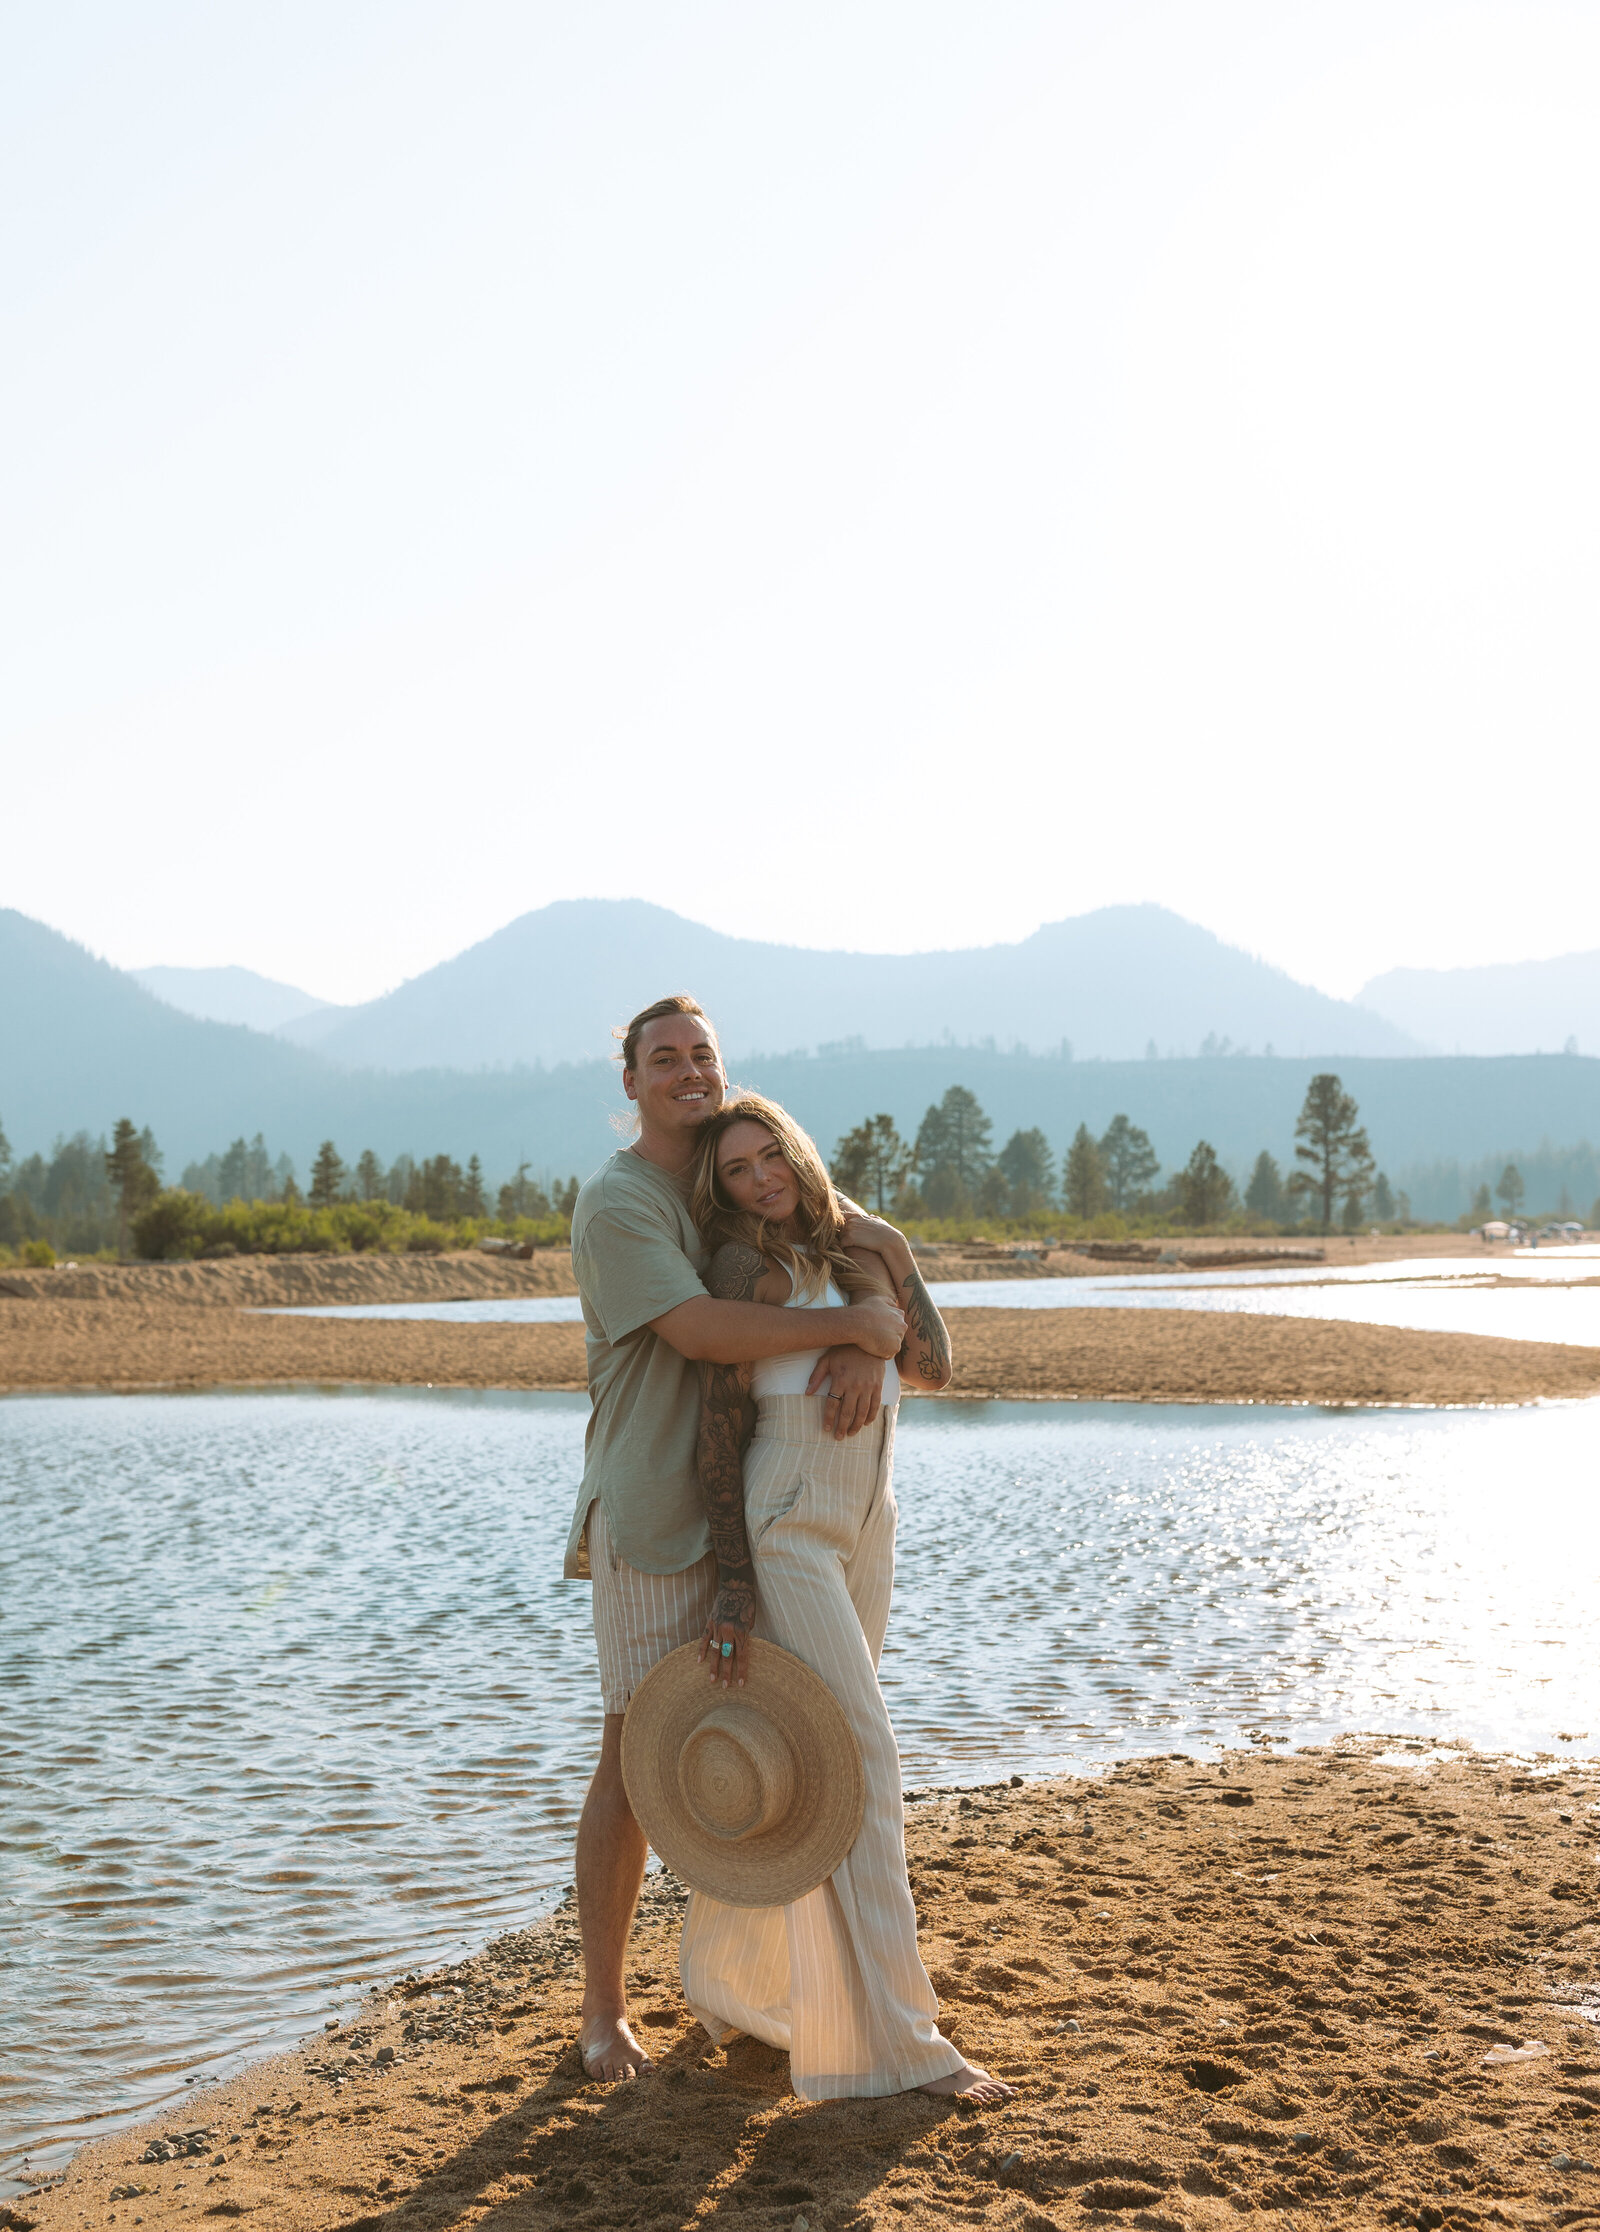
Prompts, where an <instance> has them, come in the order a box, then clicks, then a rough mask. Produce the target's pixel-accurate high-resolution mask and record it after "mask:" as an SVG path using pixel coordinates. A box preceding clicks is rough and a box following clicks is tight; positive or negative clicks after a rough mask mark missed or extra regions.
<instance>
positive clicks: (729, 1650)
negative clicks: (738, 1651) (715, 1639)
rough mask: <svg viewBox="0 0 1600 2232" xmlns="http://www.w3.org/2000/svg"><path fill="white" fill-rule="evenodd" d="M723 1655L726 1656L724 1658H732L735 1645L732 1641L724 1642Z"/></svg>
mask: <svg viewBox="0 0 1600 2232" xmlns="http://www.w3.org/2000/svg"><path fill="white" fill-rule="evenodd" d="M722 1655H723V1657H724V1658H732V1656H733V1645H732V1644H731V1643H724V1644H723V1646H722Z"/></svg>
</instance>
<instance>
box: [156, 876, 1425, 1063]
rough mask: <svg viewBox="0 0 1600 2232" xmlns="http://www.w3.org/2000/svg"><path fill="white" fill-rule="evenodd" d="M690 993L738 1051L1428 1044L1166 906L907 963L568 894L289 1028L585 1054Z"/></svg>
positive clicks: (533, 1059)
mask: <svg viewBox="0 0 1600 2232" xmlns="http://www.w3.org/2000/svg"><path fill="white" fill-rule="evenodd" d="M680 990H686V991H691V992H693V993H695V994H696V995H697V996H698V998H700V999H701V1000H702V1001H703V1002H704V1003H705V1006H706V1009H707V1011H708V1013H709V1014H710V1015H711V1016H712V1017H713V1018H714V1019H715V1021H716V1023H717V1026H718V1028H719V1030H720V1031H721V1033H722V1037H723V1043H724V1046H725V1048H726V1049H727V1051H728V1052H729V1054H731V1055H734V1056H744V1055H749V1054H756V1053H783V1052H789V1051H792V1050H795V1049H804V1050H806V1051H814V1050H815V1049H817V1048H818V1047H826V1046H837V1045H839V1044H841V1043H849V1042H854V1043H856V1044H858V1045H860V1046H863V1047H890V1046H930V1045H934V1044H936V1043H938V1042H940V1041H946V1042H950V1041H953V1042H955V1043H956V1044H960V1045H967V1044H993V1045H996V1046H999V1047H1002V1048H1008V1049H1009V1048H1014V1047H1021V1048H1023V1049H1027V1050H1031V1051H1032V1052H1034V1053H1038V1054H1044V1053H1056V1052H1058V1051H1060V1050H1061V1049H1062V1047H1063V1046H1070V1048H1071V1050H1072V1052H1073V1053H1074V1054H1075V1055H1077V1056H1078V1057H1079V1059H1080V1060H1081V1059H1085V1058H1097V1059H1105V1060H1108V1061H1115V1060H1121V1059H1128V1058H1133V1057H1138V1056H1142V1055H1143V1054H1144V1053H1145V1052H1146V1051H1147V1049H1151V1048H1153V1049H1154V1050H1155V1051H1156V1052H1157V1053H1159V1054H1197V1053H1199V1052H1200V1051H1201V1050H1202V1049H1203V1048H1204V1049H1207V1050H1220V1051H1224V1052H1227V1051H1237V1052H1254V1053H1258V1054H1259V1053H1262V1052H1264V1051H1267V1050H1271V1051H1273V1052H1275V1053H1278V1054H1410V1053H1415V1052H1417V1051H1418V1048H1417V1047H1416V1046H1415V1045H1414V1043H1413V1042H1412V1041H1411V1040H1410V1039H1409V1038H1407V1036H1406V1035H1405V1033H1404V1032H1403V1031H1401V1030H1399V1029H1397V1028H1396V1027H1395V1025H1394V1024H1392V1023H1389V1022H1386V1021H1385V1020H1384V1019H1383V1018H1382V1017H1381V1016H1378V1015H1374V1014H1373V1013H1372V1012H1371V1011H1370V1010H1369V1009H1366V1008H1361V1007H1357V1006H1356V1005H1354V1003H1353V1002H1351V1001H1348V1000H1334V999H1330V998H1328V996H1327V995H1326V994H1325V993H1322V992H1315V991H1313V990H1311V988H1310V987H1309V986H1307V985H1304V984H1297V983H1296V982H1295V980H1294V979H1293V978H1292V977H1290V976H1286V975H1285V974H1284V973H1283V971H1282V970H1281V969H1274V968H1272V967H1270V966H1269V965H1268V964H1267V963H1266V962H1265V961H1258V960H1256V959H1255V958H1254V956H1253V955H1251V954H1248V953H1241V952H1240V951H1239V950H1238V948H1237V947H1234V946H1229V945H1224V944H1223V942H1222V940H1221V939H1220V938H1217V937H1214V936H1213V935H1212V934H1211V932H1210V931H1209V930H1202V929H1200V928H1198V927H1197V926H1196V925H1195V924H1194V923H1192V922H1185V921H1184V920H1183V918H1182V917H1181V916H1180V915H1175V914H1172V913H1169V912H1168V910H1167V909H1166V908H1165V907H1151V906H1145V907H1102V908H1100V909H1098V910H1097V911H1096V912H1095V913H1093V914H1084V915H1076V916H1074V917H1072V918H1071V919H1070V920H1068V921H1066V922H1053V923H1050V924H1048V925H1047V926H1046V927H1045V928H1044V929H1042V930H1036V931H1035V932H1034V934H1033V936H1032V937H1031V938H1024V939H1022V940H1021V942H1020V943H1019V944H1016V945H993V946H978V947H973V948H968V949H965V950H961V951H955V952H948V953H903V954H902V953H843V952H814V951H812V950H811V949H809V948H807V947H804V946H787V945H769V944H765V943H763V942H762V941H760V940H759V939H755V938H734V937H728V936H725V935H724V934H723V933H722V932H720V931H717V930H708V929H706V928H705V927H704V926H703V925H702V924H700V923H698V922H689V921H686V920H685V919H684V917H683V916H682V915H677V914H673V913H671V912H669V911H668V909H667V908H665V907H656V906H651V905H649V904H647V903H646V902H645V901H644V900H642V899H566V900H560V901H558V902H557V903H556V904H555V905H553V906H548V907H541V908H539V909H538V910H537V912H535V913H533V914H525V915H522V916H519V918H518V919H517V920H516V921H515V922H511V923H508V924H507V925H506V927H505V929H503V930H497V931H496V932H495V933H494V935H493V936H492V937H489V938H485V939H484V940H483V941H482V943H481V944H479V945H475V946H471V947H469V948H468V950H467V951H466V952H465V953H461V954H458V955H457V956H456V957H455V959H454V960H451V961H444V962H441V963H440V965H439V966H438V967H437V968H434V969H429V970H427V971H425V972H424V974H423V975H421V976H418V977H413V978H412V979H411V981H410V982H409V983H408V984H402V985H401V986H400V987H399V989H398V990H397V991H394V992H389V993H386V994H385V995H384V997H383V998H382V999H378V1000H370V1001H368V1002H367V1003H366V1004H365V1005H364V1006H361V1007H353V1008H334V1007H324V1008H321V1009H319V1010H318V1011H317V1012H316V1013H315V1014H311V1015H304V1016H301V1017H299V1018H297V1019H295V1020H293V1021H289V1022H286V1023H283V1024H281V1025H280V1026H279V1028H280V1029H281V1031H282V1033H283V1035H284V1037H286V1038H289V1039H292V1040H293V1041H294V1042H295V1043H296V1044H297V1045H300V1046H309V1047H315V1048H316V1049H317V1051H318V1052H319V1053H321V1054H325V1055H326V1056H327V1057H328V1058H329V1060H331V1061H336V1062H341V1063H344V1064H346V1065H348V1066H350V1067H352V1068H373V1069H389V1070H416V1069H433V1068H439V1067H442V1068H447V1069H483V1068H495V1067H504V1066H506V1065H509V1064H514V1063H519V1062H520V1063H528V1064H533V1063H539V1062H543V1063H550V1062H573V1061H584V1060H592V1059H593V1058H594V1057H595V1056H596V1055H597V1054H601V1053H604V1052H606V1051H608V1050H609V1047H608V1032H609V1030H610V1027H611V1025H612V1024H614V1023H620V1022H623V1021H625V1020H626V1019H627V1017H628V1016H630V1015H633V1014H635V1013H637V1011H638V1010H639V1009H640V1008H642V1007H644V1006H645V1005H647V1003H648V1002H649V1001H651V1000H653V999H655V998H658V997H659V996H660V994H662V993H663V992H675V991H680ZM169 996H171V995H169ZM180 1004H181V1003H180Z"/></svg>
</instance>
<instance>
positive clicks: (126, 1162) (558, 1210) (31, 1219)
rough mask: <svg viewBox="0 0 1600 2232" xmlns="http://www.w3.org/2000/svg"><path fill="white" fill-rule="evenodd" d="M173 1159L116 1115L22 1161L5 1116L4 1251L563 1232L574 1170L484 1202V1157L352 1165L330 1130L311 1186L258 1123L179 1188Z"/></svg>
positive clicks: (278, 1246)
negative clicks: (172, 1181) (168, 1168)
mask: <svg viewBox="0 0 1600 2232" xmlns="http://www.w3.org/2000/svg"><path fill="white" fill-rule="evenodd" d="M162 1164H163V1157H162V1154H161V1150H160V1148H159V1147H158V1146H157V1144H156V1142H155V1139H154V1138H153V1137H152V1135H151V1133H150V1130H149V1128H148V1127H145V1128H144V1129H143V1130H141V1129H139V1128H138V1127H137V1126H136V1125H135V1124H134V1123H133V1121H132V1119H131V1118H129V1117H126V1116H124V1117H120V1118H119V1119H118V1121H117V1123H116V1124H115V1126H114V1127H113V1130H112V1136H111V1139H110V1141H109V1142H108V1141H107V1140H106V1138H105V1136H104V1135H103V1134H102V1135H101V1136H100V1137H99V1138H98V1139H97V1138H95V1137H94V1136H93V1135H91V1134H90V1133H89V1132H86V1131H80V1132H78V1133H76V1134H74V1136H73V1137H72V1138H71V1139H60V1140H57V1142H56V1144H55V1147H54V1148H53V1150H52V1152H51V1154H50V1156H49V1158H48V1159H47V1158H46V1157H45V1156H43V1155H39V1154H34V1155H30V1156H28V1157H27V1158H26V1159H25V1160H24V1161H22V1162H20V1163H17V1164H15V1165H14V1164H13V1161H12V1154H11V1147H10V1143H9V1141H8V1140H7V1138H6V1135H5V1131H4V1128H3V1126H0V1250H3V1251H4V1252H5V1254H6V1255H7V1256H10V1255H12V1254H20V1255H21V1257H22V1259H23V1260H24V1262H28V1263H34V1264H40V1265H42V1264H47V1263H50V1262H53V1261H54V1260H55V1258H56V1256H57V1255H72V1256H81V1257H91V1256H104V1255H110V1254H115V1255H117V1256H119V1257H126V1256H127V1255H129V1254H130V1253H136V1254H138V1255H140V1256H143V1257H146V1258H153V1259H162V1258H168V1257H178V1256H190V1257H192V1256H196V1255H213V1256H215V1255H236V1254H254V1253H259V1252H270V1253H274V1254H278V1253H289V1252H300V1251H302V1250H309V1251H312V1252H316V1251H321V1250H329V1249H334V1250H341V1251H342V1250H345V1249H350V1248H357V1249H359V1248H373V1247H384V1248H389V1247H397V1248H424V1249H433V1248H443V1247H446V1246H464V1245H470V1244H471V1242H472V1240H473V1239H475V1238H477V1237H478V1236H479V1234H480V1232H481V1231H483V1230H487V1229H492V1228H493V1227H495V1226H496V1225H498V1226H499V1228H500V1229H501V1230H502V1231H503V1232H505V1233H506V1234H507V1235H508V1236H513V1237H519V1238H537V1239H541V1240H546V1241H555V1240H559V1239H562V1238H564V1237H565V1234H566V1231H567V1229H568V1226H569V1223H570V1219H571V1216H572V1208H573V1204H574V1203H575V1202H576V1200H577V1197H578V1181H577V1179H576V1177H571V1178H568V1179H567V1181H566V1182H565V1184H561V1183H559V1182H558V1183H555V1184H550V1185H545V1184H541V1183H540V1182H539V1180H537V1179H535V1178H534V1177H532V1176H531V1174H530V1172H529V1168H528V1165H527V1163H526V1162H524V1163H522V1164H521V1165H520V1166H519V1168H518V1169H517V1171H516V1172H515V1174H514V1175H513V1176H512V1177H511V1178H510V1179H508V1180H507V1181H506V1183H505V1184H504V1185H502V1186H501V1187H500V1188H499V1189H498V1193H497V1196H496V1199H495V1202H494V1204H493V1206H492V1207H491V1205H490V1202H489V1199H488V1189H487V1187H486V1185H485V1182H484V1177H483V1166H482V1163H481V1161H480V1160H479V1158H478V1157H477V1156H476V1155H472V1156H469V1157H468V1160H467V1163H466V1166H465V1167H464V1168H463V1166H462V1165H461V1164H460V1163H459V1162H457V1161H456V1160H455V1159H454V1158H453V1157H451V1156H449V1155H430V1156H425V1157H424V1158H423V1159H422V1160H421V1161H417V1160H416V1159H415V1158H414V1157H412V1156H410V1155H400V1156H398V1157H397V1158H396V1160H395V1161H394V1162H393V1163H391V1164H389V1165H388V1166H387V1167H386V1166H385V1165H384V1164H383V1163H382V1162H380V1160H379V1158H378V1157H377V1156H376V1155H375V1154H374V1153H373V1152H372V1151H371V1150H370V1149H368V1150H366V1151H364V1152H363V1153H362V1154H361V1155H360V1156H359V1157H358V1159H357V1161H356V1163H355V1165H354V1167H353V1168H347V1167H346V1165H345V1163H344V1160H343V1158H342V1157H341V1156H340V1154H339V1152H338V1148H337V1146H336V1145H335V1143H334V1142H333V1141H332V1140H324V1141H323V1143H322V1145H321V1146H320V1147H319V1148H318V1149H317V1152H316V1155H315V1157H314V1159H313V1162H312V1168H311V1177H310V1183H309V1186H308V1188H307V1189H306V1190H305V1191H304V1192H302V1190H301V1188H300V1185H299V1183H298V1181H297V1178H296V1173H295V1167H294V1164H293V1162H292V1161H291V1160H290V1158H289V1157H288V1156H287V1155H283V1154H280V1155H278V1156H277V1157H276V1158H275V1159H274V1157H273V1156H272V1154H271V1153H270V1151H269V1149H268V1147H267V1145H266V1142H265V1140H264V1139H263V1137H262V1135H261V1133H260V1132H257V1133H256V1135H255V1137H254V1139H246V1138H244V1137H243V1136H241V1137H240V1138H238V1139H236V1140H234V1141H233V1142H232V1144H231V1145H230V1146H229V1147H227V1148H226V1149H224V1150H223V1151H222V1152H221V1153H220V1154H213V1155H208V1156H207V1157H206V1158H205V1159H204V1160H203V1161H200V1162H192V1163H190V1164H188V1165H187V1167H186V1168H185V1170H184V1172H183V1176H182V1179H181V1181H180V1183H179V1184H178V1185H177V1186H174V1187H168V1186H164V1185H163V1182H162V1176H161V1172H162Z"/></svg>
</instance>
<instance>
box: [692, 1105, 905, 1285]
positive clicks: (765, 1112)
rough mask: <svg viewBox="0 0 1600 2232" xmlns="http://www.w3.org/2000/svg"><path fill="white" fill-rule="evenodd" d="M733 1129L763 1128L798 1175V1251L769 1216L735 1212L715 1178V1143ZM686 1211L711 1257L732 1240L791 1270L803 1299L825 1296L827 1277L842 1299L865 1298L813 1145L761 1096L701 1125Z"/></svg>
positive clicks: (828, 1182) (864, 1280) (863, 1282)
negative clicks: (745, 1125)
mask: <svg viewBox="0 0 1600 2232" xmlns="http://www.w3.org/2000/svg"><path fill="white" fill-rule="evenodd" d="M735 1124H761V1125H763V1126H764V1127H765V1129H766V1130H767V1131H769V1132H770V1133H771V1134H772V1136H773V1138H774V1139H775V1140H776V1141H777V1143H778V1146H779V1148H780V1150H781V1151H782V1154H783V1159H784V1161H785V1162H786V1163H787V1164H788V1165H789V1168H790V1169H791V1170H792V1171H793V1172H794V1175H795V1182H796V1184H797V1185H798V1186H799V1189H800V1207H799V1209H798V1211H797V1212H796V1221H797V1223H798V1225H799V1227H800V1231H801V1234H802V1239H801V1243H800V1245H799V1246H798V1247H795V1246H794V1245H792V1244H791V1243H790V1242H789V1241H787V1240H783V1239H780V1238H779V1236H778V1234H777V1233H776V1232H775V1231H774V1229H773V1225H772V1220H771V1219H770V1218H769V1217H758V1216H757V1215H756V1214H755V1212H754V1210H751V1209H736V1208H735V1207H734V1205H733V1203H732V1202H731V1201H729V1199H728V1197H727V1195H726V1194H725V1193H724V1191H723V1188H722V1181H721V1179H720V1178H719V1176H718V1175H717V1142H718V1141H719V1140H720V1139H721V1138H722V1136H723V1134H724V1133H725V1132H727V1131H728V1130H730V1129H731V1127H732V1126H733V1125H735ZM689 1213H690V1215H691V1216H692V1217H693V1218H694V1221H695V1225H696V1228H697V1229H698V1231H699V1234H700V1237H701V1239H702V1240H703V1241H704V1242H705V1244H706V1246H707V1247H708V1248H709V1249H710V1250H711V1251H712V1253H713V1254H715V1253H716V1251H717V1249H718V1248H721V1247H725V1246H726V1245H727V1244H728V1243H729V1242H730V1241H732V1242H733V1243H735V1244H736V1245H737V1246H740V1247H745V1248H753V1249H754V1250H755V1252H756V1254H757V1255H759V1256H761V1257H763V1258H764V1259H765V1260H766V1261H767V1262H768V1263H770V1264H774V1265H776V1266H777V1267H778V1268H779V1269H780V1270H784V1271H787V1272H788V1274H789V1277H790V1280H791V1281H792V1283H793V1287H794V1292H795V1294H796V1295H797V1296H798V1297H799V1298H800V1299H801V1300H802V1301H810V1300H811V1299H812V1297H813V1296H815V1295H818V1294H820V1293H821V1292H822V1290H823V1288H824V1287H825V1286H826V1285H827V1283H828V1279H829V1277H830V1276H831V1277H832V1278H833V1279H834V1281H835V1282H836V1283H837V1285H838V1288H839V1291H840V1293H841V1294H845V1295H853V1294H858V1293H861V1292H862V1291H864V1290H865V1289H866V1288H868V1287H869V1286H870V1285H871V1281H870V1280H869V1279H867V1277H866V1276H865V1274H864V1273H863V1272H862V1270H861V1268H860V1266H859V1265H858V1264H857V1263H855V1262H853V1261H852V1259H851V1258H850V1257H849V1256H848V1255H846V1253H845V1247H844V1210H843V1208H842V1207H841V1205H840V1201H839V1196H838V1194H837V1193H836V1192H835V1191H834V1185H833V1180H832V1179H831V1178H830V1177H829V1176H828V1171H827V1165H826V1164H825V1163H824V1162H823V1160H822V1157H821V1156H820V1155H819V1154H818V1152H817V1147H816V1142H815V1141H814V1140H813V1139H812V1138H811V1136H810V1134H809V1133H808V1132H804V1131H802V1130H801V1128H800V1126H799V1125H798V1124H797V1123H796V1122H795V1120H794V1118H793V1117H792V1116H791V1115H790V1114H789V1112H788V1110H787V1109H784V1108H780V1107H779V1106H778V1104H777V1102H776V1101H770V1100H767V1099H766V1098H764V1096H763V1095H762V1094H760V1093H741V1094H740V1095H739V1098H738V1099H737V1100H734V1101H725V1102H724V1103H723V1105H722V1107H721V1108H719V1109H718V1111H717V1113H716V1114H715V1115H714V1116H708V1117H707V1118H706V1120H705V1122H704V1123H703V1124H702V1125H701V1127H700V1132H699V1136H698V1139H697V1141H696V1144H695V1153H694V1179H693V1187H692V1190H691V1193H690V1206H689Z"/></svg>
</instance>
